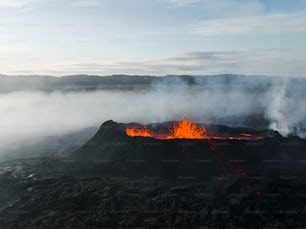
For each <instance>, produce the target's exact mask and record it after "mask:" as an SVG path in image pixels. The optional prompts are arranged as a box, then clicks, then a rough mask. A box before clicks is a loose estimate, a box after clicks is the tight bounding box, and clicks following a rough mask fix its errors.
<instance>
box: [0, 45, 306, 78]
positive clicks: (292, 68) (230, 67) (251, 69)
mask: <svg viewBox="0 0 306 229" xmlns="http://www.w3.org/2000/svg"><path fill="white" fill-rule="evenodd" d="M305 62H306V56H298V55H292V54H291V53H289V52H287V51H286V50H273V49H270V50H254V51H231V52H229V51H227V52H225V51H224V52H221V51H220V52H190V53H184V54H181V55H176V56H170V57H160V58H151V59H126V60H125V61H120V60H111V59H107V60H106V59H102V60H93V61H71V62H67V61H66V62H65V61H62V62H61V63H57V64H52V65H51V64H49V65H48V64H46V63H44V64H41V65H40V64H39V63H35V66H34V67H33V63H32V65H31V68H28V69H26V65H23V69H20V66H19V70H18V71H17V70H16V69H18V68H17V67H16V66H15V65H8V64H5V65H4V64H1V63H0V67H2V69H5V68H6V69H8V71H7V72H2V73H4V74H47V75H49V74H51V75H69V74H98V75H109V74H136V75H141V74H149V75H167V74H190V75H203V74H223V73H239V74H256V75H279V76H303V77H306V66H305ZM1 65H2V66H1ZM33 69H36V71H33Z"/></svg>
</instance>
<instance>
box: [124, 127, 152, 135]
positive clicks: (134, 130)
mask: <svg viewBox="0 0 306 229" xmlns="http://www.w3.org/2000/svg"><path fill="white" fill-rule="evenodd" d="M126 134H127V135H128V136H131V137H135V136H141V137H153V135H152V133H151V131H150V130H149V129H148V128H146V127H142V128H127V129H126Z"/></svg>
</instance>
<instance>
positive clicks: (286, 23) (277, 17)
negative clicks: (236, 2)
mask: <svg viewBox="0 0 306 229" xmlns="http://www.w3.org/2000/svg"><path fill="white" fill-rule="evenodd" d="M187 30H189V33H190V34H193V35H201V36H220V35H251V34H271V33H272V34H273V33H295V32H305V31H306V12H298V13H291V14H270V15H264V16H247V17H238V18H226V19H213V20H205V21H199V22H196V23H193V24H191V25H190V26H189V28H188V29H187Z"/></svg>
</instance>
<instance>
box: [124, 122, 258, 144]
mask: <svg viewBox="0 0 306 229" xmlns="http://www.w3.org/2000/svg"><path fill="white" fill-rule="evenodd" d="M125 132H126V134H127V135H128V136H131V137H136V136H139V137H152V138H156V139H174V138H184V139H216V140H226V139H229V140H258V139H262V137H259V136H253V135H252V134H248V133H242V134H240V135H238V136H227V137H225V136H208V135H207V134H206V133H207V132H206V128H205V127H198V126H197V125H196V124H195V123H193V122H191V121H189V120H188V119H187V118H184V119H183V120H182V121H180V122H178V123H177V124H174V125H173V127H172V128H170V129H169V133H168V134H158V133H154V132H152V131H151V130H149V129H148V128H147V127H140V128H133V127H132V128H126V130H125Z"/></svg>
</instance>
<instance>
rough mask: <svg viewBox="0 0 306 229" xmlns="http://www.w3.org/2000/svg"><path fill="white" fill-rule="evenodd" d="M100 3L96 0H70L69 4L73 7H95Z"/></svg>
mask: <svg viewBox="0 0 306 229" xmlns="http://www.w3.org/2000/svg"><path fill="white" fill-rule="evenodd" d="M100 4H101V1H98V0H78V1H72V2H71V6H73V7H81V8H82V7H95V6H99V5H100Z"/></svg>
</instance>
